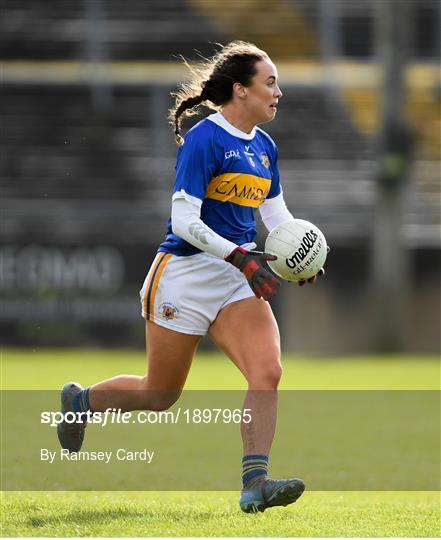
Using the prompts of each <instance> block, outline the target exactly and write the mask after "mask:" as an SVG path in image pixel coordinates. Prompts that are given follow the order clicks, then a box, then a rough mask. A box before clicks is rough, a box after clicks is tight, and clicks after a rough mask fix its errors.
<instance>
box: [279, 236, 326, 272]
mask: <svg viewBox="0 0 441 540" xmlns="http://www.w3.org/2000/svg"><path fill="white" fill-rule="evenodd" d="M317 237H318V235H317V233H315V232H314V231H312V230H311V231H308V232H307V233H306V234H305V236H304V237H303V238H302V241H301V243H300V247H299V249H298V250H297V251H295V252H294V253H293V255H292V256H291V257H290V258H289V259H286V266H288V267H289V268H295V267H296V266H297V265H298V264H300V263H301V262H302V261H303V260H304V258H305V257H306V256H307V255H308V253H309V252H310V251H311V249H312V247H313V246H314V242H315V241H316V240H317Z"/></svg>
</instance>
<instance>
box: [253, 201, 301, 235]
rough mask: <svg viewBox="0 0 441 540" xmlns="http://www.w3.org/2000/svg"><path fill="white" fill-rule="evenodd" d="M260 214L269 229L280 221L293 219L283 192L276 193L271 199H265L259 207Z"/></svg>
mask: <svg viewBox="0 0 441 540" xmlns="http://www.w3.org/2000/svg"><path fill="white" fill-rule="evenodd" d="M259 211H260V216H261V217H262V221H263V223H264V225H265V227H266V228H267V229H268V230H269V231H271V230H272V229H274V227H277V225H280V223H283V222H284V221H288V220H291V219H294V216H293V215H292V214H291V212H290V211H289V210H288V208H287V206H286V203H285V200H284V198H283V193H280V195H277V197H274V198H273V199H267V200H266V201H265V202H264V203H263V204H262V205H261V206H260V207H259Z"/></svg>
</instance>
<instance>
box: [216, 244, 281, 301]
mask: <svg viewBox="0 0 441 540" xmlns="http://www.w3.org/2000/svg"><path fill="white" fill-rule="evenodd" d="M276 259H277V257H276V256H275V255H270V254H269V253H262V252H260V251H248V250H246V249H244V248H242V247H237V248H235V249H233V251H232V252H231V253H230V254H229V255H228V257H225V260H226V261H227V262H229V263H231V264H232V265H233V266H235V267H236V268H239V270H240V271H241V272H242V273H243V274H244V275H245V277H246V278H247V281H248V283H249V285H250V287H251V289H252V290H253V292H254V294H255V295H256V296H257V298H263V299H264V300H267V301H268V300H270V299H271V298H272V297H273V296H274V295H275V294H276V293H277V291H278V290H279V287H280V283H279V281H278V280H277V279H276V278H275V277H274V276H273V275H272V274H271V272H270V271H269V270H267V269H266V268H265V263H266V261H275V260H276Z"/></svg>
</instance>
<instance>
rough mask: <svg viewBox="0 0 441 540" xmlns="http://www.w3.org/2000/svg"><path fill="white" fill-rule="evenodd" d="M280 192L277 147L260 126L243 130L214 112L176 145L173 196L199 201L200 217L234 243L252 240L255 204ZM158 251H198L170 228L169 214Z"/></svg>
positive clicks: (190, 252)
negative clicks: (183, 140)
mask: <svg viewBox="0 0 441 540" xmlns="http://www.w3.org/2000/svg"><path fill="white" fill-rule="evenodd" d="M280 192H281V188H280V178H279V170H278V167H277V147H276V145H275V144H274V142H273V140H272V139H271V137H270V136H269V135H268V134H267V133H265V132H264V131H262V130H261V129H259V128H255V129H253V131H252V132H251V133H249V134H248V133H244V132H242V131H240V130H238V129H237V128H235V127H234V126H232V125H231V124H230V123H229V122H227V120H226V119H225V118H224V117H223V116H222V115H221V114H220V113H216V114H212V115H210V116H209V117H208V118H205V119H204V120H202V121H201V122H199V123H198V124H196V125H195V126H194V127H193V128H192V129H191V130H190V131H189V132H188V133H187V135H186V136H185V143H184V144H183V145H182V146H181V147H180V148H179V150H178V155H177V162H176V182H175V185H174V189H173V200H174V199H176V198H186V199H188V200H190V201H193V202H196V203H198V204H199V202H201V220H202V221H203V222H204V223H205V224H206V225H208V226H209V227H210V228H211V229H213V231H215V232H216V233H217V234H219V235H220V236H223V237H224V238H226V239H227V240H230V241H231V242H234V243H235V244H238V245H242V244H246V243H248V242H253V241H254V239H255V236H256V222H255V219H254V213H255V211H256V208H258V207H259V206H260V205H261V204H262V203H263V202H264V201H265V199H267V198H273V197H276V196H277V195H279V194H280ZM158 251H162V252H166V253H173V254H174V255H179V256H188V255H194V254H195V253H199V252H200V251H201V250H200V249H198V248H196V247H194V246H193V245H191V244H189V243H188V242H186V241H185V240H183V239H182V238H180V237H179V236H177V235H176V234H174V233H173V231H172V227H171V218H170V219H169V221H168V229H167V234H166V237H165V240H164V242H162V244H161V245H160V246H159V249H158Z"/></svg>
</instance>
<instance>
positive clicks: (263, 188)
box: [205, 173, 271, 208]
mask: <svg viewBox="0 0 441 540" xmlns="http://www.w3.org/2000/svg"><path fill="white" fill-rule="evenodd" d="M270 187H271V180H270V179H268V178H261V177H260V176H254V175H252V174H242V173H225V174H221V175H220V176H216V178H213V180H211V182H210V183H209V184H208V187H207V191H206V193H205V197H206V198H207V199H216V200H218V201H222V202H232V203H236V204H240V205H241V206H251V207H253V208H257V207H258V206H260V205H261V204H262V203H263V201H264V200H265V199H266V196H267V195H268V193H269V190H270Z"/></svg>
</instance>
